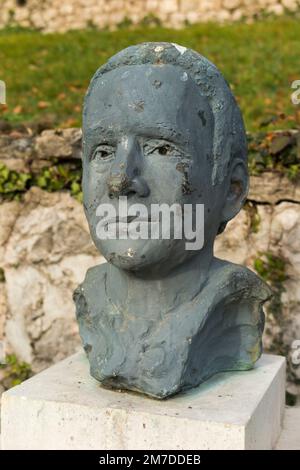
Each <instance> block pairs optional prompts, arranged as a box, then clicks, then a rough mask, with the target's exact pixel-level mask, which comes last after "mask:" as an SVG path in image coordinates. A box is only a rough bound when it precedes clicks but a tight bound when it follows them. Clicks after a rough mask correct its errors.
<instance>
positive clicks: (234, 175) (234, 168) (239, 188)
mask: <svg viewBox="0 0 300 470" xmlns="http://www.w3.org/2000/svg"><path fill="white" fill-rule="evenodd" d="M226 179H227V182H228V184H227V192H226V198H225V199H224V206H223V210H222V222H223V223H226V222H229V220H231V219H233V217H235V216H236V215H237V214H238V213H239V212H240V210H241V208H242V206H243V204H244V202H245V199H246V197H247V194H248V189H249V176H248V169H247V165H246V163H245V162H244V161H243V160H240V159H234V160H233V162H232V165H231V168H230V171H229V172H228V175H227V178H226Z"/></svg>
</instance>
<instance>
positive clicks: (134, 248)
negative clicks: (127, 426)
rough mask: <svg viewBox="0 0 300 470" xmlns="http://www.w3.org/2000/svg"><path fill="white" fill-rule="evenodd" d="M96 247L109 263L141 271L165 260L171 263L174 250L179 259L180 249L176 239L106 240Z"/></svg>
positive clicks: (121, 267)
mask: <svg viewBox="0 0 300 470" xmlns="http://www.w3.org/2000/svg"><path fill="white" fill-rule="evenodd" d="M98 249H99V251H100V252H101V254H102V255H103V256H104V257H105V259H106V260H107V261H108V262H109V263H111V264H113V265H114V266H116V267H118V268H120V269H125V270H128V271H142V270H144V269H149V268H150V267H155V266H158V265H160V266H161V264H162V263H165V262H166V261H169V263H170V265H171V264H172V261H174V260H176V257H175V256H174V252H177V259H179V256H178V253H179V251H180V248H179V246H178V240H106V241H105V242H102V243H101V246H99V247H98ZM160 269H161V268H160Z"/></svg>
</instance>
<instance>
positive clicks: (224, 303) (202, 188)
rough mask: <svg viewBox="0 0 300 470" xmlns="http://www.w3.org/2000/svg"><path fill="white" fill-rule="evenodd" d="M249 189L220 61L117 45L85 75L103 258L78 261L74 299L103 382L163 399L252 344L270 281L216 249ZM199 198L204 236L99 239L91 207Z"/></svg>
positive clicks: (91, 191)
mask: <svg viewBox="0 0 300 470" xmlns="http://www.w3.org/2000/svg"><path fill="white" fill-rule="evenodd" d="M247 191H248V171H247V143H246V135H245V130H244V125H243V120H242V116H241V113H240V110H239V108H238V106H237V104H236V101H235V99H234V97H233V95H232V93H231V91H230V89H229V87H228V85H227V83H226V81H225V80H224V78H223V77H222V75H221V73H220V72H219V71H218V69H217V68H216V67H215V66H214V65H213V64H211V63H210V62H209V61H208V60H207V59H205V58H204V57H202V56H201V55H199V54H198V53H196V52H194V51H192V50H189V49H185V48H184V47H181V46H178V45H176V44H169V43H145V44H141V45H138V46H133V47H130V48H128V49H125V50H124V51H121V52H120V53H119V54H117V55H116V56H114V57H112V58H111V59H110V60H109V61H108V63H107V64H105V65H104V66H102V67H101V68H100V69H99V70H98V71H97V72H96V74H95V76H94V77H93V80H92V81H91V84H90V87H89V90H88V93H87V95H86V99H85V106H84V115H83V199H84V209H85V213H86V216H87V220H88V222H89V227H90V232H91V235H92V238H93V241H94V243H95V245H96V247H97V248H98V249H99V251H100V252H101V253H102V254H103V255H104V257H105V258H106V259H107V260H108V261H109V263H108V264H104V265H101V266H96V267H94V268H91V269H89V270H88V272H87V275H86V278H85V281H84V282H83V283H82V284H81V285H80V286H79V287H78V288H77V289H76V291H75V293H74V300H75V303H76V308H77V318H78V323H79V328H80V334H81V337H82V340H83V343H84V348H85V350H86V352H87V355H88V358H89V361H90V365H91V374H92V375H93V376H94V377H95V378H96V379H98V380H99V381H100V382H102V384H103V385H106V386H110V387H114V388H118V389H120V388H124V389H129V390H135V391H140V392H143V393H146V394H148V395H150V396H153V397H157V398H165V397H168V396H170V395H173V394H175V393H178V392H180V391H182V390H185V389H187V388H190V387H193V386H196V385H198V384H200V383H201V382H203V381H204V380H206V379H207V378H208V377H210V376H211V375H213V374H215V373H217V372H220V371H226V370H246V369H250V368H252V367H253V365H254V363H255V361H256V360H257V359H258V358H259V357H260V355H261V336H262V332H263V325H264V314H263V310H262V305H263V303H264V302H265V301H266V300H267V299H268V298H269V297H270V289H269V288H268V287H267V285H266V284H265V283H264V282H263V281H261V280H260V279H259V278H258V277H257V276H256V275H255V274H254V273H253V272H251V271H249V270H248V269H247V268H245V267H241V266H238V265H235V264H232V263H229V262H225V261H221V260H218V259H216V258H215V257H214V256H213V244H214V240H215V238H216V236H217V234H219V233H221V232H222V231H223V230H224V229H225V227H226V224H227V222H228V221H230V220H231V219H233V218H234V217H235V216H236V215H237V214H238V213H239V211H240V209H241V207H242V205H243V203H244V201H245V198H246V196H247ZM121 196H127V198H128V201H129V204H135V203H139V202H141V203H143V204H144V205H146V206H147V207H149V209H150V206H151V204H162V203H166V204H168V205H169V206H171V205H172V204H174V203H177V204H180V206H182V207H183V206H184V205H185V204H192V205H193V207H195V205H196V204H203V205H204V208H205V215H204V231H205V240H204V246H203V248H202V249H201V250H197V251H189V250H186V240H185V239H175V238H172V237H171V239H169V240H167V239H147V240H143V239H137V240H133V239H130V238H128V239H125V240H122V239H120V238H117V239H107V240H103V239H99V237H98V236H97V223H98V217H97V215H96V210H97V208H98V207H99V205H101V204H108V203H109V204H113V205H115V207H116V209H117V208H118V202H119V199H120V197H121Z"/></svg>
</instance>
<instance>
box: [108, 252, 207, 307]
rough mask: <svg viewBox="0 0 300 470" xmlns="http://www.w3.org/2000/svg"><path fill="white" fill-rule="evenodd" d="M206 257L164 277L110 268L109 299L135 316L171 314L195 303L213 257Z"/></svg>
mask: <svg viewBox="0 0 300 470" xmlns="http://www.w3.org/2000/svg"><path fill="white" fill-rule="evenodd" d="M203 255H204V253H201V252H200V253H197V254H196V255H194V256H193V257H192V258H191V259H189V260H187V261H186V262H185V263H183V264H181V265H179V266H176V267H175V268H173V269H172V270H171V271H169V272H168V273H165V275H164V276H162V277H159V276H158V275H155V274H153V273H151V271H148V272H145V273H140V272H139V273H132V272H129V271H124V270H121V269H119V268H117V267H115V266H113V265H109V266H108V269H107V277H106V292H107V296H108V297H109V298H110V299H111V300H112V302H113V303H114V304H115V305H116V306H117V307H118V308H120V309H122V310H126V309H127V308H128V309H129V310H130V311H131V312H132V313H134V311H135V310H136V311H137V312H139V313H140V312H141V310H143V311H144V312H145V314H149V312H150V314H151V312H153V313H154V312H158V311H164V312H166V311H169V310H172V309H174V308H176V307H178V306H179V305H181V304H184V303H186V302H189V301H190V300H191V299H193V298H194V297H195V296H196V295H197V294H198V293H199V291H200V290H201V288H202V286H203V284H204V283H205V281H206V280H207V277H208V272H209V268H210V265H211V262H212V259H213V256H212V254H211V255H210V256H209V255H208V254H207V253H205V256H203ZM149 272H150V274H149Z"/></svg>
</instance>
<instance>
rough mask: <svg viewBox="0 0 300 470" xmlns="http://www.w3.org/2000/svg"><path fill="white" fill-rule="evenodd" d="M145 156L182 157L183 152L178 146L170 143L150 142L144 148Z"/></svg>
mask: <svg viewBox="0 0 300 470" xmlns="http://www.w3.org/2000/svg"><path fill="white" fill-rule="evenodd" d="M144 152H145V155H162V156H166V157H180V156H182V152H181V151H180V150H179V149H178V148H177V147H176V145H174V144H171V143H168V142H160V141H157V140H156V141H150V142H146V144H145V146H144Z"/></svg>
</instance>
